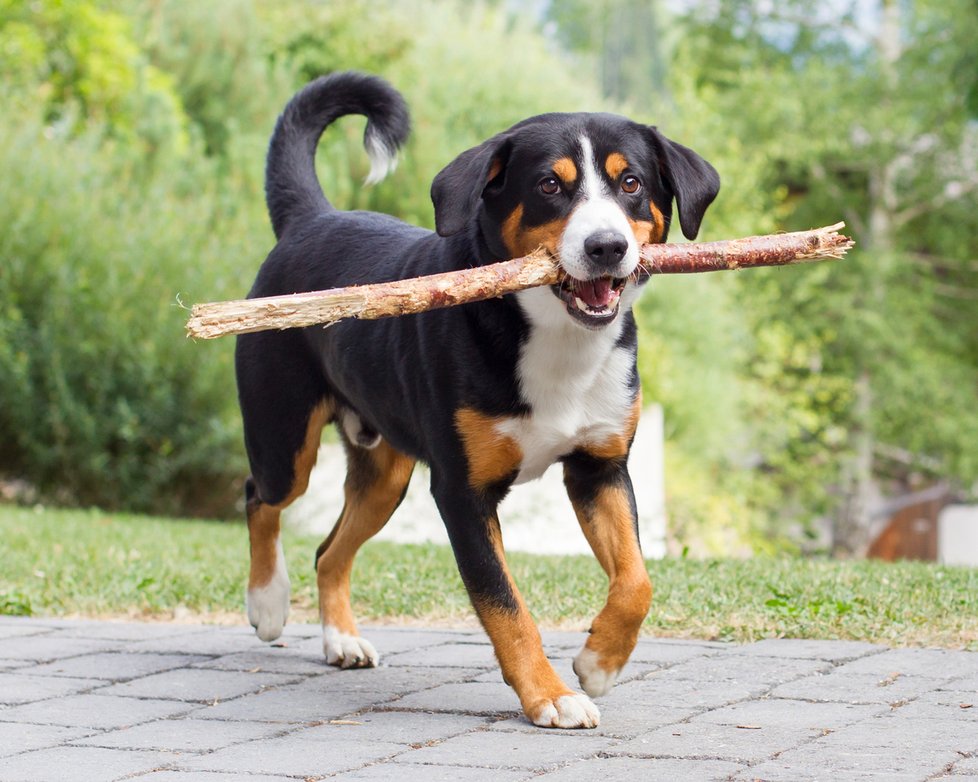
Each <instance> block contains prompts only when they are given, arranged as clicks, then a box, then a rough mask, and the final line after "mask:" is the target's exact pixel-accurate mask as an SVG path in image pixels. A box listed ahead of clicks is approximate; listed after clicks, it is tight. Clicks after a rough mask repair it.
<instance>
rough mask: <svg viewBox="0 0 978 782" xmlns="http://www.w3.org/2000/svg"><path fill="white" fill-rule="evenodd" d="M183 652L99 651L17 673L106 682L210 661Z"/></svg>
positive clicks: (206, 658)
mask: <svg viewBox="0 0 978 782" xmlns="http://www.w3.org/2000/svg"><path fill="white" fill-rule="evenodd" d="M209 659H210V658H209V657H201V656H195V655H186V654H152V653H150V652H144V653H142V654H135V653H132V652H128V653H127V652H101V653H99V654H83V655H81V656H80V657H72V658H69V659H67V660H58V661H57V662H53V663H43V664H41V665H35V666H32V667H30V668H23V669H21V670H20V671H18V673H22V674H30V675H34V674H44V675H46V676H73V677H81V678H87V679H105V680H108V681H115V682H120V681H126V680H127V679H135V678H137V677H140V676H148V675H149V674H153V673H160V672H161V671H169V670H173V669H174V668H183V667H186V666H188V665H191V664H193V663H196V662H202V661H204V660H209Z"/></svg>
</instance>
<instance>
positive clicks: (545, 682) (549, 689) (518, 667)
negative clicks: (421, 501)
mask: <svg viewBox="0 0 978 782" xmlns="http://www.w3.org/2000/svg"><path fill="white" fill-rule="evenodd" d="M437 483H438V482H437V481H436V480H435V479H434V478H433V480H432V489H433V493H434V495H435V501H436V502H437V504H438V509H439V511H441V514H442V518H443V519H444V521H445V524H446V526H447V528H448V534H449V538H450V540H451V543H452V548H453V549H454V551H455V559H456V561H457V562H458V568H459V572H460V573H461V575H462V581H463V582H464V584H465V587H466V589H467V590H468V593H469V597H470V598H471V600H472V605H473V607H474V608H475V610H476V613H477V614H478V616H479V621H480V622H482V626H483V627H484V628H485V629H486V632H487V633H488V634H489V638H490V640H491V641H492V645H493V648H494V649H495V652H496V658H497V659H498V660H499V666H500V668H501V669H502V674H503V679H505V681H506V683H507V684H509V685H510V686H511V687H512V688H513V689H514V690H515V691H516V694H517V696H519V699H520V703H521V704H522V706H523V712H524V713H525V714H526V716H527V718H528V719H529V720H530V721H531V722H533V723H534V724H535V725H540V726H543V727H554V728H593V727H595V726H597V724H598V721H599V719H600V714H599V713H598V709H597V707H596V706H595V705H594V704H593V703H592V702H591V701H590V700H589V699H588V698H587V697H586V696H585V695H582V694H580V693H576V692H574V691H573V690H571V689H570V688H569V687H568V686H567V685H566V684H564V682H563V680H561V678H560V676H558V674H557V672H556V671H555V670H554V669H553V666H552V665H551V664H550V661H549V660H548V659H547V657H546V655H545V654H544V651H543V645H542V643H541V639H540V632H539V630H537V627H536V625H535V624H534V622H533V618H532V617H531V616H530V612H529V611H528V610H527V608H526V604H525V603H524V602H523V598H522V596H521V595H520V593H519V590H518V589H517V587H516V584H515V583H514V582H513V579H512V577H511V575H510V573H509V568H508V567H507V566H506V559H505V556H504V553H503V545H502V537H501V534H500V530H499V521H498V519H497V517H496V503H495V502H490V501H489V500H488V499H487V498H486V497H484V496H483V495H481V494H480V493H477V492H474V491H473V490H471V489H468V488H463V489H460V488H458V483H454V485H452V483H450V482H448V481H446V482H445V483H444V484H443V487H442V489H441V490H439V488H438V487H437Z"/></svg>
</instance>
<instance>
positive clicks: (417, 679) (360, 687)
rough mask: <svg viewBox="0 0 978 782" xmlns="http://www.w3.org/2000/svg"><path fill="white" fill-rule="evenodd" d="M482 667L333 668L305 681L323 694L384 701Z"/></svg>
mask: <svg viewBox="0 0 978 782" xmlns="http://www.w3.org/2000/svg"><path fill="white" fill-rule="evenodd" d="M480 670H481V669H479V668H448V667H445V668H426V667H420V666H419V667H397V668H393V667H388V666H386V665H384V664H383V663H381V666H380V667H379V668H365V669H361V670H350V671H343V670H339V669H335V668H331V671H333V672H334V673H330V674H327V675H325V676H315V677H311V678H308V679H306V680H305V682H304V684H305V686H306V687H307V688H309V689H310V690H313V691H315V692H322V693H327V694H331V693H335V692H348V693H375V694H376V695H378V696H383V697H382V700H384V701H387V700H389V699H390V698H393V697H398V696H401V695H407V694H409V693H413V692H421V691H422V690H428V689H431V688H432V687H437V686H438V685H441V684H453V683H455V682H461V681H466V680H470V679H471V678H472V677H474V676H476V675H477V674H478V673H479V672H480Z"/></svg>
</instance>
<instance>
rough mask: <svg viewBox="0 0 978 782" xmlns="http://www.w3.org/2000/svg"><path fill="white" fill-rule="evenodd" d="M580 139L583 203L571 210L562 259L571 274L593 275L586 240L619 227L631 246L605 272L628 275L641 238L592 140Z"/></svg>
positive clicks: (581, 277) (576, 276) (634, 260)
mask: <svg viewBox="0 0 978 782" xmlns="http://www.w3.org/2000/svg"><path fill="white" fill-rule="evenodd" d="M580 142H581V152H582V161H581V162H582V164H583V165H582V178H581V192H580V196H579V197H580V203H579V204H578V205H577V207H576V208H575V209H574V211H573V212H572V213H571V216H570V219H569V220H568V221H567V227H566V228H565V229H564V234H563V236H562V237H561V240H560V247H559V252H560V263H561V265H562V266H563V267H564V270H565V271H566V272H567V273H568V274H569V275H570V276H571V277H574V278H576V279H578V280H588V279H592V278H593V277H595V276H596V275H595V273H594V270H593V268H592V265H591V263H590V262H589V260H588V257H587V255H586V254H585V252H584V242H585V240H587V238H588V237H589V236H592V235H594V234H596V233H603V232H605V231H615V232H617V233H620V234H621V235H622V236H624V237H625V240H626V241H627V242H628V249H627V250H626V251H625V255H624V256H623V257H622V259H621V263H620V264H619V265H618V268H617V269H607V270H605V272H604V273H605V274H610V275H611V276H613V277H628V276H629V275H630V274H631V273H632V272H633V271H635V268H636V267H637V266H638V242H637V241H636V240H635V234H634V233H633V232H632V226H631V224H630V223H629V222H628V218H627V217H626V216H625V213H624V212H623V211H622V208H621V206H620V205H619V204H618V202H617V201H616V200H615V199H614V198H613V197H612V194H611V193H610V192H609V189H608V187H607V185H606V183H605V181H604V177H602V175H601V170H600V169H599V168H598V162H597V160H595V157H594V147H593V146H592V144H591V140H590V139H589V138H588V137H587V136H581V139H580Z"/></svg>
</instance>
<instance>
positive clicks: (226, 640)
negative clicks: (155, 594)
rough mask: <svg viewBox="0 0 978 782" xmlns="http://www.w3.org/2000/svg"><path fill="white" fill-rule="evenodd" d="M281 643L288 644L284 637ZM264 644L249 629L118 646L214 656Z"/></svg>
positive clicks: (249, 650)
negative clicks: (248, 631)
mask: <svg viewBox="0 0 978 782" xmlns="http://www.w3.org/2000/svg"><path fill="white" fill-rule="evenodd" d="M305 642H306V640H305V639H301V638H299V639H294V641H292V642H291V643H305ZM283 643H290V641H288V640H285V641H283ZM265 646H268V644H266V643H264V642H263V641H261V640H259V639H258V637H257V636H256V635H255V634H254V631H253V630H252V631H251V632H250V633H232V632H227V631H225V632H219V631H215V632H211V633H189V634H181V635H174V636H164V637H162V638H143V639H141V640H135V641H130V642H128V643H126V644H124V645H123V646H122V647H120V648H119V650H120V651H124V652H155V653H157V654H198V655H205V656H211V657H217V656H218V655H222V654H236V653H237V652H251V651H254V650H255V649H259V648H262V647H265Z"/></svg>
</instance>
